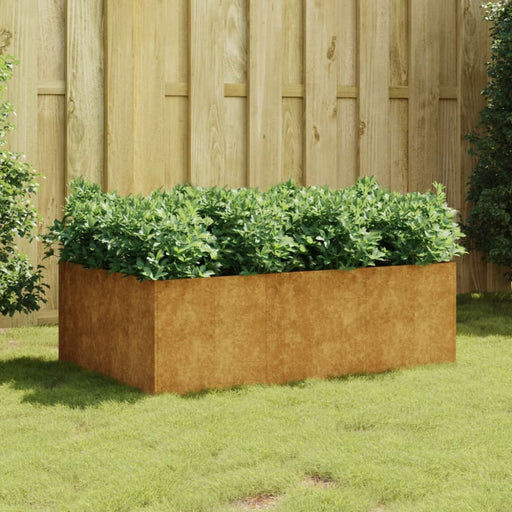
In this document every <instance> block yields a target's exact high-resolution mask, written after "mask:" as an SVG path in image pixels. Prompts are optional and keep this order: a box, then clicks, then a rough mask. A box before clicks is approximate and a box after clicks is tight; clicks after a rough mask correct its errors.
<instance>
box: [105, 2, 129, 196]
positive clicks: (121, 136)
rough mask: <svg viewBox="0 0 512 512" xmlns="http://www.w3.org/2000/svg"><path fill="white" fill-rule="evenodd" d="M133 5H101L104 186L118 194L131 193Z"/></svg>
mask: <svg viewBox="0 0 512 512" xmlns="http://www.w3.org/2000/svg"><path fill="white" fill-rule="evenodd" d="M134 1H135V0H116V1H113V0H106V4H105V26H106V50H105V51H106V54H105V65H106V72H105V95H106V105H105V115H106V133H105V138H106V143H105V151H106V155H105V186H106V188H107V190H117V191H118V192H119V193H122V194H126V193H129V192H132V191H133V190H134V189H135V181H134V168H133V167H134V130H135V117H134V116H135V110H134V105H135V90H134V65H135V63H134V59H133V54H134V47H133V30H134V8H135V5H134Z"/></svg>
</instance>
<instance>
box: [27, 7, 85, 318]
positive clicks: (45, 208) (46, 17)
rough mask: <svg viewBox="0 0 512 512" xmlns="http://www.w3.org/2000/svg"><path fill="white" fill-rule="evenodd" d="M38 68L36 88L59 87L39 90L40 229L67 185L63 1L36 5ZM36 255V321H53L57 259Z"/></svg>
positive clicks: (58, 205)
mask: <svg viewBox="0 0 512 512" xmlns="http://www.w3.org/2000/svg"><path fill="white" fill-rule="evenodd" d="M38 68H39V70H38V79H39V85H40V86H42V87H43V89H45V88H46V87H45V85H46V84H48V83H49V84H52V83H54V84H59V91H58V94H46V93H44V91H40V92H39V98H38V116H37V121H38V124H37V139H38V140H37V142H38V167H39V171H40V172H41V173H42V175H43V176H44V177H45V178H44V179H43V180H41V189H40V191H39V213H40V215H41V217H42V219H43V226H48V225H50V224H52V223H53V220H54V219H55V218H57V217H60V216H61V214H62V211H61V208H62V206H63V204H64V194H65V184H66V96H65V79H66V0H46V1H44V2H39V55H38ZM84 71H85V70H82V72H84ZM69 151H72V149H71V148H70V149H69ZM43 229H44V227H43ZM38 252H39V254H38V259H39V262H40V263H42V264H43V265H44V266H45V271H44V276H45V282H46V283H47V284H48V285H49V286H50V288H49V290H47V292H46V298H47V301H48V302H47V303H46V304H44V306H42V307H41V311H39V312H38V314H37V318H38V322H54V321H56V319H57V317H58V269H57V258H51V259H44V260H43V258H44V247H43V246H42V244H41V243H39V244H38Z"/></svg>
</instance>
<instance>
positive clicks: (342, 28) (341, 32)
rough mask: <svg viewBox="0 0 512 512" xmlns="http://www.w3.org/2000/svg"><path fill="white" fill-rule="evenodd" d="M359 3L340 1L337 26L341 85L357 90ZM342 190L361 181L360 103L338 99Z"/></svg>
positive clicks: (339, 161)
mask: <svg viewBox="0 0 512 512" xmlns="http://www.w3.org/2000/svg"><path fill="white" fill-rule="evenodd" d="M356 3H357V2H356V0H339V2H338V12H337V23H338V33H337V36H336V41H337V42H338V44H337V56H336V57H337V68H338V79H337V83H338V85H342V86H345V85H347V86H352V87H357V6H356ZM337 104H338V106H337V110H338V115H337V117H338V139H337V140H338V142H337V144H338V158H337V174H338V178H337V181H338V187H341V188H343V187H348V186H350V185H352V184H353V183H354V182H355V181H356V180H357V178H358V172H359V171H358V168H357V141H358V137H359V135H358V133H359V131H358V130H359V126H358V121H357V99H356V98H338V101H337Z"/></svg>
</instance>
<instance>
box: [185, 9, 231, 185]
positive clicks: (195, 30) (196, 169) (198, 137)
mask: <svg viewBox="0 0 512 512" xmlns="http://www.w3.org/2000/svg"><path fill="white" fill-rule="evenodd" d="M189 24H190V26H189V37H190V63H189V69H190V79H189V89H190V96H189V102H190V104H189V109H190V123H189V134H190V135H189V136H190V181H191V182H192V183H193V184H195V185H203V186H208V185H215V184H219V181H220V180H219V178H220V177H221V176H222V174H223V172H224V164H225V153H226V150H225V139H224V125H225V114H224V44H225V40H226V36H225V19H224V6H223V2H222V0H191V2H190V13H189Z"/></svg>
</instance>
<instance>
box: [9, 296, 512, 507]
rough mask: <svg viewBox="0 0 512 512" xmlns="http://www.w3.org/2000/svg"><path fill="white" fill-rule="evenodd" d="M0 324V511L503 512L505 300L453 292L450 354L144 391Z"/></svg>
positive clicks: (511, 410) (506, 494)
mask: <svg viewBox="0 0 512 512" xmlns="http://www.w3.org/2000/svg"><path fill="white" fill-rule="evenodd" d="M56 345H57V328H56V327H41V328H30V329H12V330H8V331H3V332H2V333H1V334H0V511H1V512H14V511H16V512H25V511H56V512H61V511H62V512H64V511H76V512H86V511H94V512H110V511H116V512H121V511H130V512H131V511H138V512H139V511H140V512H142V511H144V512H149V511H155V512H156V511H166V512H168V511H171V512H178V511H184V512H185V511H198V512H199V511H201V512H203V511H214V512H217V511H232V512H233V511H243V510H256V509H259V510H262V509H265V510H271V511H276V512H282V511H293V512H301V511H304V512H315V511H346V512H357V511H361V512H427V511H428V512H437V511H439V512H452V511H453V512H465V511H475V512H476V511H478V512H509V511H511V510H512V297H511V296H503V295H502V296H496V295H490V296H483V297H482V296H461V297H459V305H458V347H457V350H458V361H457V363H456V364H444V365H438V366H428V367H422V368H415V369H409V370H401V371H394V372H388V373H385V374H381V375H376V376H354V377H349V378H342V379H332V380H327V381H318V380H308V381H305V382H300V383H294V384H293V385H287V386H281V387H279V386H251V387H243V388H239V389H233V390H228V391H221V392H208V393H203V394H196V395H191V396H186V397H180V396H177V395H172V394H165V395H159V396H146V395H143V394H142V393H140V392H138V391H136V390H133V389H130V388H127V387H125V386H122V385H119V384H116V383H115V382H112V381H111V380H109V379H107V378H105V377H102V376H99V375H97V374H91V373H86V372H84V371H81V370H80V369H79V368H77V367H75V366H73V365H69V364H63V363H59V362H58V361H57V348H56Z"/></svg>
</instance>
